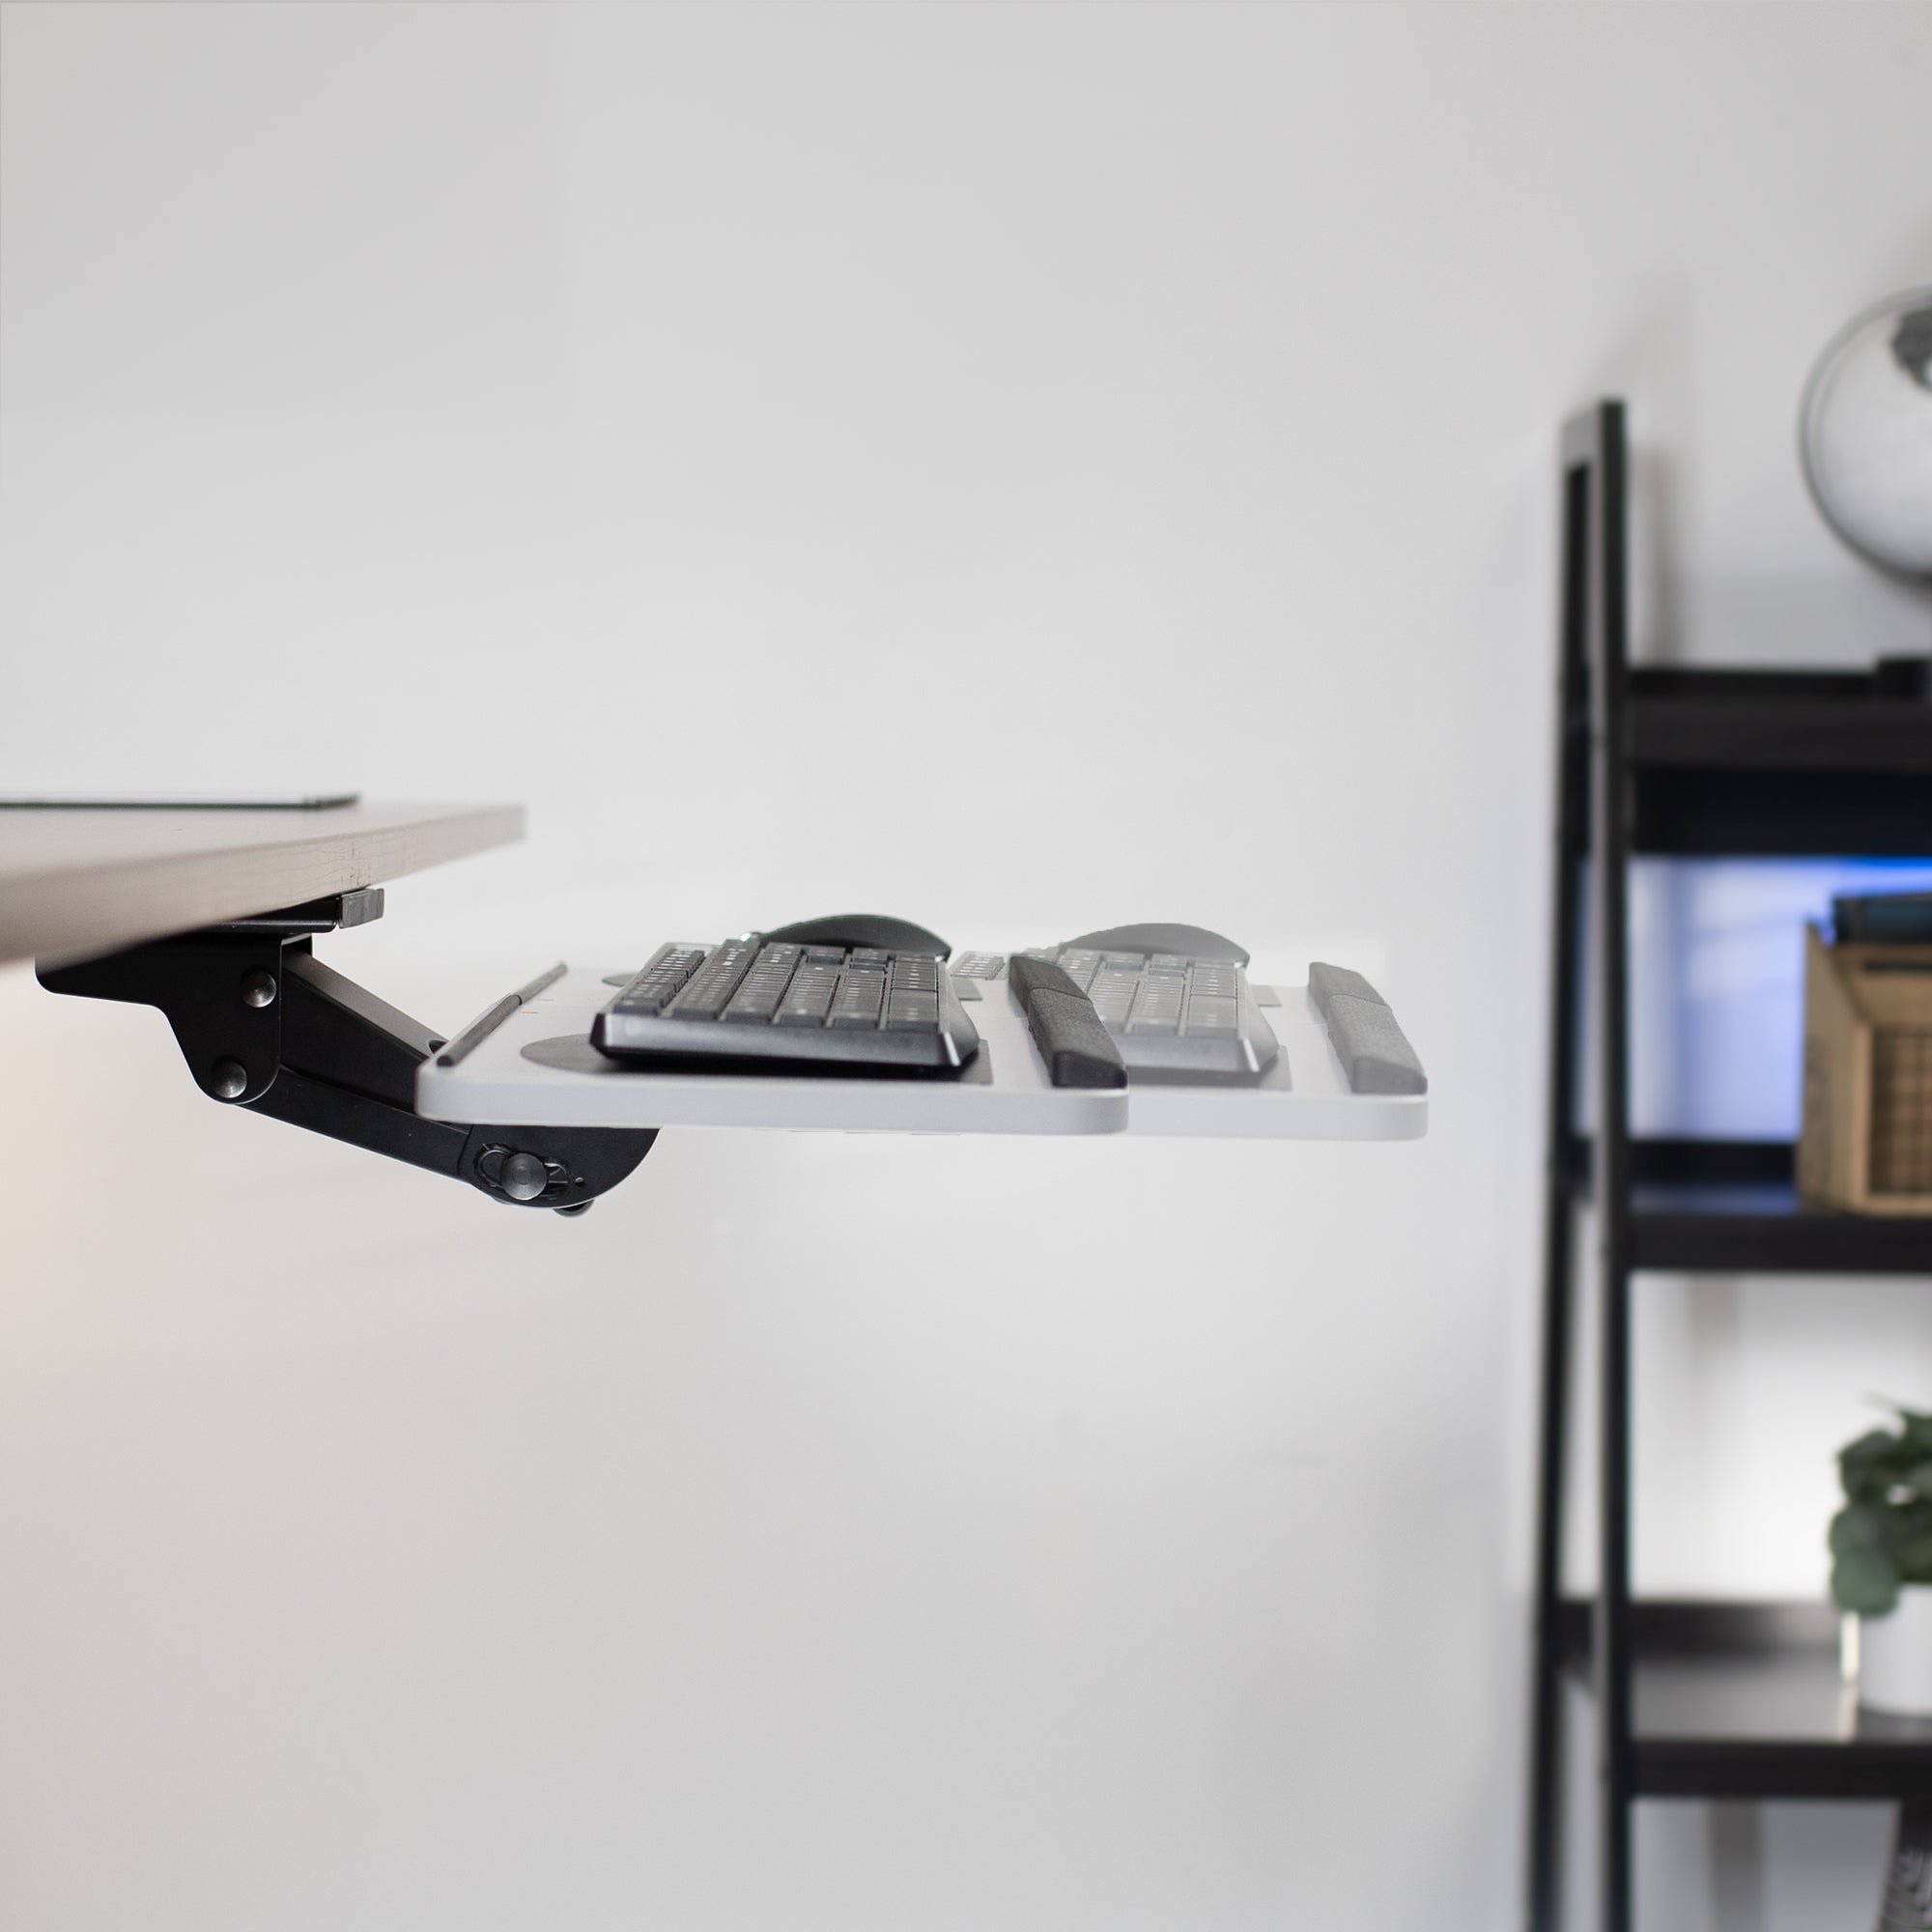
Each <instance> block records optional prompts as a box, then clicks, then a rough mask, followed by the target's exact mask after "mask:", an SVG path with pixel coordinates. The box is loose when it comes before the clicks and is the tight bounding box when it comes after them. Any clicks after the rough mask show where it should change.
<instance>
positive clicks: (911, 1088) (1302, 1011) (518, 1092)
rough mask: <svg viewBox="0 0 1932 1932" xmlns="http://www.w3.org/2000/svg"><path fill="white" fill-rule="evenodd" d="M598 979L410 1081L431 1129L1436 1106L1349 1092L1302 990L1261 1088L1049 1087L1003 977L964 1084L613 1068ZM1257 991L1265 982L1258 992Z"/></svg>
mask: <svg viewBox="0 0 1932 1932" xmlns="http://www.w3.org/2000/svg"><path fill="white" fill-rule="evenodd" d="M609 977H610V976H609V975H607V974H606V973H605V972H603V971H600V970H597V969H579V970H576V971H572V972H566V973H565V974H563V976H562V977H561V978H559V979H557V980H554V981H553V982H552V983H551V984H550V985H549V986H547V987H545V988H544V989H543V990H542V991H541V992H539V993H537V994H536V995H535V996H534V997H533V998H531V999H528V1000H526V1002H525V1003H524V1005H523V1006H521V1007H520V1008H519V1009H517V1010H515V1011H514V1012H512V1013H511V1014H510V1016H509V1017H508V1018H507V1019H505V1020H504V1021H503V1022H502V1024H501V1025H500V1026H498V1027H497V1028H496V1030H495V1031H494V1032H492V1033H490V1034H488V1035H487V1036H486V1037H484V1038H483V1039H481V1040H480V1041H479V1042H478V1043H477V1044H476V1045H475V1047H474V1048H473V1049H472V1050H471V1051H469V1053H468V1054H467V1055H466V1056H465V1057H464V1058H463V1059H462V1060H461V1061H460V1062H459V1063H458V1064H457V1065H454V1066H444V1065H439V1063H438V1060H437V1058H436V1057H435V1056H432V1057H431V1058H430V1059H429V1060H427V1061H425V1062H424V1063H423V1065H422V1066H421V1067H420V1069H419V1070H418V1072H417V1074H416V1111H417V1112H418V1113H419V1114H422V1115H425V1116H427V1117H428V1118H430V1119H432V1120H439V1121H454V1122H520V1123H523V1124H526V1125H529V1126H575V1127H765V1128H781V1129H791V1130H795V1131H808V1132H810V1131H817V1132H834V1133H935V1134H976V1133H977V1134H1112V1133H1131V1134H1152V1135H1163V1136H1170V1137H1178V1136H1186V1137H1197V1138H1208V1139H1232V1140H1313V1141H1350V1140H1352V1141H1374V1140H1388V1141H1393V1140H1415V1139H1418V1138H1420V1137H1421V1136H1422V1135H1423V1134H1424V1133H1425V1132H1427V1130H1428V1125H1429V1100H1428V1097H1427V1096H1426V1095H1414V1094H1401V1095H1395V1094H1353V1093H1350V1090H1349V1085H1348V1081H1347V1079H1346V1077H1345V1076H1344V1074H1343V1071H1342V1067H1341V1065H1340V1063H1339V1062H1338V1061H1337V1060H1336V1058H1335V1054H1334V1051H1333V1049H1332V1048H1331V1047H1330V1046H1329V1044H1328V1037H1327V1035H1326V1034H1325V1033H1324V1032H1323V1031H1322V1027H1321V1020H1320V1018H1319V1017H1318V1015H1317V1014H1316V1012H1315V1010H1314V1009H1313V1007H1312V1006H1311V1005H1310V1003H1309V1000H1308V996H1307V991H1306V988H1305V987H1302V986H1283V987H1280V988H1279V989H1278V991H1279V996H1280V1001H1281V1004H1280V1005H1279V1006H1278V1007H1270V1008H1268V1009H1267V1018H1268V1021H1269V1023H1270V1024H1271V1025H1272V1026H1273V1028H1274V1031H1275V1034H1276V1037H1278V1038H1279V1039H1280V1041H1281V1047H1282V1057H1281V1059H1280V1060H1279V1061H1278V1062H1277V1063H1276V1065H1275V1066H1274V1068H1273V1069H1272V1070H1271V1071H1270V1073H1269V1074H1268V1075H1267V1077H1266V1078H1264V1080H1263V1082H1262V1083H1261V1084H1260V1085H1259V1086H1256V1087H1174V1086H1149V1085H1143V1086H1137V1087H1132V1088H1129V1089H1126V1090H1115V1091H1108V1092H1094V1091H1092V1090H1079V1089H1068V1088H1059V1089H1056V1088H1054V1087H1053V1086H1051V1085H1050V1084H1049V1083H1048V1081H1047V1077H1046V1071H1045V1068H1044V1067H1043V1066H1042V1065H1041V1064H1040V1060H1039V1056H1038V1055H1037V1053H1036V1052H1035V1050H1034V1045H1033V1039H1032V1037H1031V1035H1030V1034H1029V1033H1028V1032H1027V1026H1026V1020H1025V1018H1024V1017H1023V1015H1022V1014H1021V1012H1020V1010H1019V1008H1018V1006H1017V1004H1016V1003H1015V1002H1014V999H1013V996H1012V994H1011V992H1010V991H1009V987H1008V983H1007V981H1006V980H1005V979H1004V978H1002V979H1000V980H992V981H975V982H961V983H965V984H977V985H978V988H979V991H980V999H979V1000H978V1001H976V1002H971V1003H970V1004H968V1006H967V1008H966V1010H967V1012H968V1013H969V1014H970V1015H971V1016H972V1019H973V1023H974V1025H975V1026H976V1027H978V1028H979V1030H980V1041H981V1045H980V1056H979V1059H978V1061H977V1062H976V1063H975V1064H974V1065H973V1066H971V1067H969V1068H968V1069H967V1072H966V1074H965V1075H964V1076H963V1077H962V1078H960V1079H958V1080H903V1079H899V1080H866V1079H850V1078H840V1079H825V1078H819V1077H814V1076H809V1075H772V1074H750V1073H668V1072H659V1071H655V1070H651V1071H646V1070H643V1069H640V1068H637V1067H627V1066H622V1065H618V1064H616V1063H615V1062H613V1061H609V1060H606V1059H605V1058H604V1057H603V1055H601V1054H599V1053H598V1052H597V1051H596V1050H595V1049H594V1048H592V1047H591V1046H590V1045H589V1044H588V1040H587V1036H588V1034H589V1031H590V1021H591V1017H592V1015H593V1014H594V1013H595V1012H596V1011H597V1009H598V1008H600V1007H601V1006H603V1005H604V1004H605V1002H606V1001H608V1000H609V999H610V998H611V992H612V988H611V985H610V983H609ZM1258 990H1259V988H1258Z"/></svg>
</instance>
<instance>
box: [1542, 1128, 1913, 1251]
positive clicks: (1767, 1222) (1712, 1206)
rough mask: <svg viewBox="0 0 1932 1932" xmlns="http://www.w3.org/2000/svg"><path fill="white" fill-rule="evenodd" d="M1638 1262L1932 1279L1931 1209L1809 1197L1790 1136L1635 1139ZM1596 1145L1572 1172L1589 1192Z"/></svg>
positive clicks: (1584, 1148) (1575, 1156)
mask: <svg viewBox="0 0 1932 1932" xmlns="http://www.w3.org/2000/svg"><path fill="white" fill-rule="evenodd" d="M1631 1153H1632V1165H1633V1169H1634V1174H1633V1184H1632V1188H1631V1242H1632V1264H1633V1265H1634V1266H1635V1267H1639V1268H1655V1269H1669V1270H1672V1271H1682V1272H1684V1273H1689V1274H1696V1273H1708V1274H1924V1275H1932V1215H1921V1214H1844V1213H1839V1212H1837V1211H1835V1210H1833V1209H1832V1208H1815V1207H1813V1206H1811V1205H1810V1204H1809V1203H1808V1202H1805V1201H1802V1200H1801V1199H1800V1198H1799V1196H1798V1191H1797V1189H1796V1188H1795V1187H1794V1186H1793V1185H1792V1180H1791V1173H1792V1148H1791V1145H1790V1143H1789V1142H1787V1141H1662V1140H1654V1141H1634V1142H1633V1143H1632V1145H1631ZM1588 1171H1589V1146H1588V1143H1587V1142H1583V1141H1577V1142H1575V1143H1573V1144H1572V1148H1571V1153H1570V1173H1571V1178H1572V1181H1573V1184H1574V1185H1575V1186H1576V1188H1577V1192H1578V1193H1579V1194H1587V1192H1588Z"/></svg>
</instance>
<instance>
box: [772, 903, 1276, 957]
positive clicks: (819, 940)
mask: <svg viewBox="0 0 1932 1932" xmlns="http://www.w3.org/2000/svg"><path fill="white" fill-rule="evenodd" d="M1175 929H1176V930H1177V931H1179V929H1180V928H1179V927H1176V928H1175ZM765 937H766V938H767V939H768V940H774V941H777V942H779V943H781V944H783V945H790V946H853V947H857V946H868V947H876V948H877V949H878V950H879V951H880V952H919V953H923V954H925V955H926V957H928V958H932V959H950V958H952V947H950V946H949V945H947V943H946V942H945V940H943V939H941V938H940V936H939V935H938V933H936V932H928V931H926V929H925V927H924V926H923V925H915V924H913V923H912V921H911V920H909V919H893V918H890V917H888V915H886V914H885V913H882V912H839V913H834V914H832V915H831V916H830V917H829V918H827V919H801V920H798V921H796V922H795V923H793V924H791V925H781V926H775V927H774V928H773V929H772V930H771V931H770V932H768V933H766V934H765ZM1242 956H1243V957H1244V958H1245V957H1246V954H1243V955H1242Z"/></svg>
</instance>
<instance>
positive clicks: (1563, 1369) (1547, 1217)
mask: <svg viewBox="0 0 1932 1932" xmlns="http://www.w3.org/2000/svg"><path fill="white" fill-rule="evenodd" d="M1592 420H1593V421H1594V419H1592ZM1561 485H1562V488H1561V493H1560V497H1559V502H1560V506H1561V511H1562V517H1563V529H1562V554H1561V579H1560V582H1559V584H1558V593H1557V594H1558V610H1557V657H1558V662H1557V672H1556V746H1557V757H1556V773H1555V781H1556V836H1555V839H1554V841H1553V845H1552V848H1551V850H1552V860H1553V867H1554V874H1555V876H1554V881H1553V887H1552V890H1551V894H1550V920H1551V932H1552V935H1553V939H1554V944H1553V945H1552V947H1551V949H1550V959H1551V983H1550V993H1549V1036H1548V1038H1549V1069H1548V1083H1549V1084H1548V1113H1547V1116H1546V1119H1545V1136H1546V1150H1545V1159H1544V1177H1543V1185H1544V1228H1543V1348H1542V1358H1541V1378H1542V1386H1541V1399H1540V1406H1539V1416H1538V1426H1537V1433H1538V1457H1537V1470H1538V1476H1537V1484H1538V1487H1537V1502H1536V1574H1535V1582H1534V1589H1535V1598H1534V1604H1533V1607H1532V1613H1531V1614H1532V1618H1533V1634H1532V1645H1533V1665H1532V1668H1533V1673H1534V1675H1533V1682H1532V1684H1531V1687H1530V1712H1531V1715H1530V1745H1529V1891H1528V1903H1529V1912H1528V1923H1529V1928H1530V1932H1554V1928H1555V1925H1556V1919H1557V1885H1558V1880H1559V1876H1560V1871H1559V1864H1558V1847H1559V1844H1560V1841H1561V1832H1562V1807H1561V1804H1560V1803H1559V1796H1560V1781H1561V1777H1562V1768H1563V1766H1562V1759H1563V1727H1562V1717H1563V1503H1564V1492H1565V1485H1566V1476H1567V1469H1568V1463H1569V1413H1570V1358H1571V1350H1572V1336H1573V1333H1574V1326H1575V1316H1574V1309H1575V1304H1576V1287H1575V1280H1574V1275H1575V1253H1576V1244H1575V1238H1574V1224H1573V1213H1574V1208H1575V1189H1574V1181H1575V1179H1576V1178H1577V1164H1576V1139H1577V1055H1578V1052H1579V1051H1580V1048H1581V1039H1580V1037H1579V1031H1578V1027H1579V1020H1580V1017H1581V1013H1580V1008H1581V1000H1582V979H1583V975H1582V910H1583V907H1582V893H1583V876H1584V871H1583V861H1584V857H1585V855H1586V852H1587V849H1588V841H1589V836H1590V829H1589V828H1590V689H1589V663H1588V654H1587V650H1586V637H1585V622H1586V614H1587V601H1588V592H1589V581H1588V570H1587V559H1588V556H1589V554H1590V550H1591V546H1590V544H1589V541H1588V527H1587V526H1588V516H1589V507H1590V496H1589V477H1588V471H1587V469H1585V468H1583V467H1579V466H1577V465H1576V464H1574V463H1573V462H1572V460H1571V456H1570V452H1569V449H1568V447H1567V445H1566V448H1565V450H1564V453H1563V461H1562V469H1561Z"/></svg>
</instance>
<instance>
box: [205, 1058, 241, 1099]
mask: <svg viewBox="0 0 1932 1932" xmlns="http://www.w3.org/2000/svg"><path fill="white" fill-rule="evenodd" d="M208 1091H209V1092H210V1093H211V1094H213V1095H214V1097H215V1098H216V1099H217V1100H239V1099H241V1096H242V1094H245V1093H247V1091H248V1069H247V1068H246V1067H245V1066H243V1065H241V1062H240V1061H239V1060H217V1061H216V1062H215V1063H214V1065H213V1066H212V1067H210V1068H209V1074H208Z"/></svg>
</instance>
